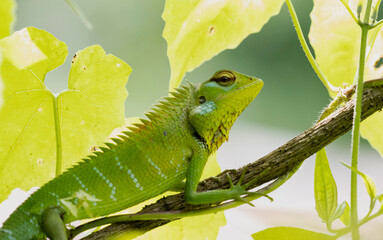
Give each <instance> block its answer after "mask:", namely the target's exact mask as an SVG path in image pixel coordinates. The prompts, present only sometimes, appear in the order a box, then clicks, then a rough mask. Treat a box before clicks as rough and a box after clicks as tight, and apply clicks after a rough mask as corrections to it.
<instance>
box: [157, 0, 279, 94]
mask: <svg viewBox="0 0 383 240" xmlns="http://www.w3.org/2000/svg"><path fill="white" fill-rule="evenodd" d="M282 3H283V0H272V1H271V0H262V1H228V0H225V1H209V0H200V1H199V0H190V1H177V0H168V1H166V5H165V10H164V13H163V15H162V18H163V19H164V20H165V23H166V24H165V28H164V32H163V36H164V38H165V39H166V41H167V43H168V57H169V61H170V68H171V77H170V89H172V88H174V87H176V86H178V84H179V83H180V82H181V80H182V78H183V76H184V75H185V73H186V72H188V71H191V70H193V69H194V68H196V67H198V66H199V65H200V64H202V63H203V62H205V61H207V60H209V59H210V58H212V57H213V56H215V55H217V54H218V53H219V52H221V51H223V50H225V49H228V48H236V47H237V46H238V45H239V44H240V42H241V41H242V40H243V39H244V38H246V37H247V36H248V35H249V34H251V33H254V32H259V31H260V30H261V28H262V27H263V25H264V24H266V23H267V22H268V20H269V19H270V18H271V17H272V16H273V15H275V14H278V12H279V11H280V9H281V6H282Z"/></svg>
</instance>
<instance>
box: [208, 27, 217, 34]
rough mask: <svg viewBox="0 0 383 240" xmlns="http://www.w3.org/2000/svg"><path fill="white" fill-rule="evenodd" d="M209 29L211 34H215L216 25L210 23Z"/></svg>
mask: <svg viewBox="0 0 383 240" xmlns="http://www.w3.org/2000/svg"><path fill="white" fill-rule="evenodd" d="M207 31H208V33H209V34H214V33H215V26H214V25H210V26H209V28H208V30H207Z"/></svg>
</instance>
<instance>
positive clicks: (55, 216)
mask: <svg viewBox="0 0 383 240" xmlns="http://www.w3.org/2000/svg"><path fill="white" fill-rule="evenodd" d="M62 214H63V211H62V210H61V209H60V208H57V207H54V208H48V209H45V210H44V212H43V214H42V216H41V222H40V227H41V229H42V230H43V232H44V234H45V235H47V237H49V239H51V240H68V234H67V229H66V227H65V224H64V222H63V220H62Z"/></svg>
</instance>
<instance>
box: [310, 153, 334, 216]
mask: <svg viewBox="0 0 383 240" xmlns="http://www.w3.org/2000/svg"><path fill="white" fill-rule="evenodd" d="M314 194H315V209H316V210H317V213H318V216H319V217H320V218H321V219H323V220H324V221H325V222H329V221H330V219H331V217H332V216H333V215H334V212H335V210H336V208H337V205H338V192H337V187H336V183H335V180H334V178H333V176H332V173H331V169H330V165H329V163H328V159H327V155H326V150H325V149H324V148H323V149H321V150H320V151H319V152H317V155H316V160H315V173H314Z"/></svg>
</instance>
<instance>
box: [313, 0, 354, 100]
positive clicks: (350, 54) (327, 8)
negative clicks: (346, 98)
mask: <svg viewBox="0 0 383 240" xmlns="http://www.w3.org/2000/svg"><path fill="white" fill-rule="evenodd" d="M352 7H353V9H356V6H352ZM310 16H311V28H310V33H309V39H310V43H311V46H312V47H313V49H314V51H315V58H316V61H317V62H318V64H319V67H320V68H321V70H322V72H323V73H324V74H325V76H326V77H327V79H328V80H329V82H330V83H331V84H332V85H334V86H336V87H342V86H343V84H344V83H347V84H352V83H353V81H354V76H355V72H356V67H357V62H358V54H359V45H360V28H359V26H358V25H356V24H355V22H354V20H353V18H352V17H351V16H350V14H349V12H348V11H347V10H346V8H345V7H344V6H343V4H342V3H341V2H340V1H338V0H335V1H334V0H314V7H313V10H312V12H311V15H310ZM332 96H333V97H334V96H335V95H334V93H332Z"/></svg>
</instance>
